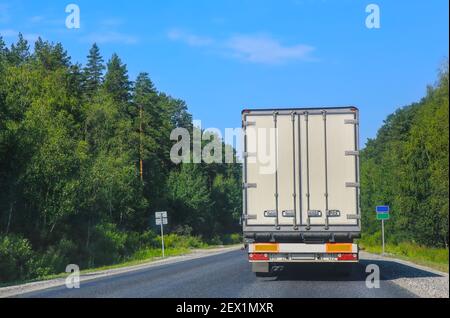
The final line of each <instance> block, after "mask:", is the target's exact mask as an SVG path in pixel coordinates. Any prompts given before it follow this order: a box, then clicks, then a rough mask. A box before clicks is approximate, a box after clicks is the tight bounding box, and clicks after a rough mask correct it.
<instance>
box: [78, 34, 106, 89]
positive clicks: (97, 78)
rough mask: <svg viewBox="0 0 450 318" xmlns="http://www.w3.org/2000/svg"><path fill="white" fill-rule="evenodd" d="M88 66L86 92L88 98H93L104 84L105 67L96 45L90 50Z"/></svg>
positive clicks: (85, 80) (85, 71)
mask: <svg viewBox="0 0 450 318" xmlns="http://www.w3.org/2000/svg"><path fill="white" fill-rule="evenodd" d="M87 60H88V62H87V64H86V67H85V68H84V70H83V72H84V85H83V86H84V92H85V94H86V95H87V96H88V97H92V96H93V95H94V94H95V92H96V91H97V90H98V89H99V88H100V86H101V83H102V80H103V78H102V75H103V70H104V69H105V66H104V65H103V58H102V56H101V55H100V49H99V48H98V46H97V44H96V43H94V44H93V45H92V47H91V49H90V50H89V55H88V56H87Z"/></svg>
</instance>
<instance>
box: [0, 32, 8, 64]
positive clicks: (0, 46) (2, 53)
mask: <svg viewBox="0 0 450 318" xmlns="http://www.w3.org/2000/svg"><path fill="white" fill-rule="evenodd" d="M7 55H8V48H7V47H6V44H5V41H3V37H2V36H1V35H0V61H3V60H4V59H5V58H6V57H7Z"/></svg>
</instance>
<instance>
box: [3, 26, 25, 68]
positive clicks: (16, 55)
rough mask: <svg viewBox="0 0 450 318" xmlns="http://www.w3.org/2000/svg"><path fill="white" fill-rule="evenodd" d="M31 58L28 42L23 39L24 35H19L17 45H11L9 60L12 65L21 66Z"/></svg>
mask: <svg viewBox="0 0 450 318" xmlns="http://www.w3.org/2000/svg"><path fill="white" fill-rule="evenodd" d="M29 58H30V46H29V45H28V41H27V40H26V39H25V38H24V37H23V34H22V33H19V39H18V41H17V42H16V43H14V44H12V45H11V49H10V50H9V54H8V59H9V62H10V63H11V64H12V65H16V66H18V65H21V64H23V63H25V62H27V60H28V59H29Z"/></svg>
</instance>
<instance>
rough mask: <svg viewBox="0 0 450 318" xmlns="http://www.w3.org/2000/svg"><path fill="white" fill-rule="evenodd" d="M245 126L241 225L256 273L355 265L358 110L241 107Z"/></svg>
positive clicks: (262, 274)
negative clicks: (295, 266)
mask: <svg viewBox="0 0 450 318" xmlns="http://www.w3.org/2000/svg"><path fill="white" fill-rule="evenodd" d="M242 127H243V130H244V134H243V135H244V140H243V143H244V152H243V216H242V224H243V235H244V242H245V244H246V246H247V249H248V258H249V261H250V262H251V264H252V270H253V272H255V273H256V275H257V276H267V275H271V274H272V273H273V272H274V270H278V269H280V268H283V266H284V265H285V264H286V263H299V262H308V263H323V262H328V263H329V262H331V263H346V264H347V265H350V264H351V263H357V262H358V260H359V251H358V245H357V244H355V242H354V240H355V239H357V238H359V237H360V233H361V222H360V221H361V212H360V204H359V201H360V200H359V197H360V190H359V111H358V109H357V108H356V107H334V108H296V109H246V110H243V111H242ZM337 266H340V265H337ZM345 267H351V266H345Z"/></svg>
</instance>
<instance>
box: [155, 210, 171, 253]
mask: <svg viewBox="0 0 450 318" xmlns="http://www.w3.org/2000/svg"><path fill="white" fill-rule="evenodd" d="M155 223H156V225H160V226H161V249H162V257H163V258H164V257H165V250H164V225H167V224H168V223H169V220H168V218H167V212H165V211H164V212H155Z"/></svg>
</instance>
